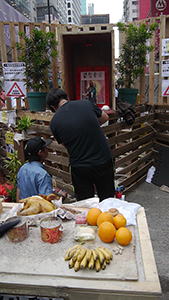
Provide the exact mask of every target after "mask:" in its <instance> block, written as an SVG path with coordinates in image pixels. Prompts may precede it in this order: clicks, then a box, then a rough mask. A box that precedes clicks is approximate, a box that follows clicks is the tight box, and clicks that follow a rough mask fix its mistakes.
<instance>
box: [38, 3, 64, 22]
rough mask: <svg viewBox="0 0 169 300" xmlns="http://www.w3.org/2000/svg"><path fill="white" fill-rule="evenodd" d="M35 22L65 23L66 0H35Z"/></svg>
mask: <svg viewBox="0 0 169 300" xmlns="http://www.w3.org/2000/svg"><path fill="white" fill-rule="evenodd" d="M36 9H37V22H38V23H42V22H43V21H47V22H49V21H50V22H53V21H55V22H56V23H58V24H67V6H66V0H57V1H56V0H48V1H47V0H36Z"/></svg>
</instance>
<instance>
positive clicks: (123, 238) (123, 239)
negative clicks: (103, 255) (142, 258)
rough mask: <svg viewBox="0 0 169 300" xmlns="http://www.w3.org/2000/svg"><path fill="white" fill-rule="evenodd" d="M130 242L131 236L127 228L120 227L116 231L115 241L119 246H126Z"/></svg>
mask: <svg viewBox="0 0 169 300" xmlns="http://www.w3.org/2000/svg"><path fill="white" fill-rule="evenodd" d="M131 240H132V234H131V232H130V230H129V229H128V228H126V227H120V228H119V229H118V230H117V231H116V241H117V242H118V243H119V244H120V245H121V246H127V245H128V244H130V242H131Z"/></svg>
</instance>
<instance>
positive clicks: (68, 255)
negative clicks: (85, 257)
mask: <svg viewBox="0 0 169 300" xmlns="http://www.w3.org/2000/svg"><path fill="white" fill-rule="evenodd" d="M81 247H82V246H80V245H78V246H77V248H74V249H71V250H70V251H69V252H68V253H67V255H66V256H65V260H69V259H71V258H72V256H73V255H74V254H75V253H76V251H77V250H78V248H81Z"/></svg>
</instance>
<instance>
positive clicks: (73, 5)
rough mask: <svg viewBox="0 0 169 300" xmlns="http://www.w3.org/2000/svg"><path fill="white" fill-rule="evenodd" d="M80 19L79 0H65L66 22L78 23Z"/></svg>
mask: <svg viewBox="0 0 169 300" xmlns="http://www.w3.org/2000/svg"><path fill="white" fill-rule="evenodd" d="M80 21H81V2H80V0H67V23H68V24H75V25H79V24H80Z"/></svg>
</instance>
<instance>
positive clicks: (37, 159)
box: [16, 136, 53, 202]
mask: <svg viewBox="0 0 169 300" xmlns="http://www.w3.org/2000/svg"><path fill="white" fill-rule="evenodd" d="M51 142H52V140H51V139H47V140H43V139H41V138H40V137H39V136H36V137H34V138H32V139H30V140H29V141H28V142H27V143H26V145H25V154H26V155H27V157H28V162H27V163H25V164H24V165H23V166H22V167H21V168H20V170H19V171H18V174H17V195H16V201H17V202H18V201H19V200H20V199H24V198H27V197H31V196H35V195H39V194H41V195H49V194H52V193H53V188H52V179H51V177H50V175H49V174H48V172H47V171H46V170H45V167H44V165H43V161H44V159H45V158H46V157H47V155H48V149H47V146H48V145H49V144H50V143H51Z"/></svg>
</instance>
